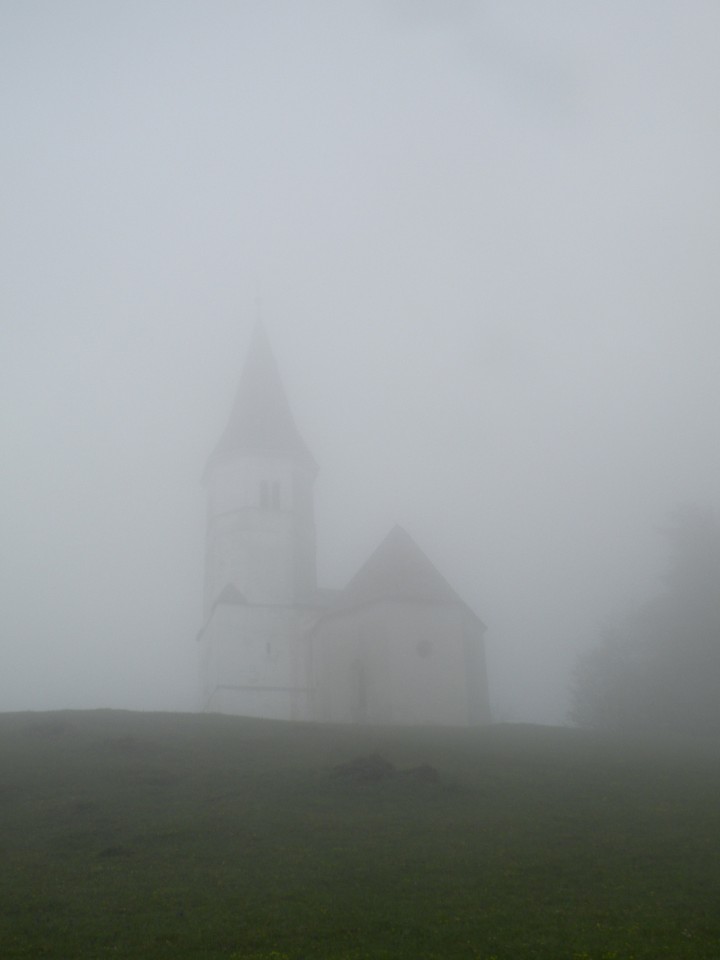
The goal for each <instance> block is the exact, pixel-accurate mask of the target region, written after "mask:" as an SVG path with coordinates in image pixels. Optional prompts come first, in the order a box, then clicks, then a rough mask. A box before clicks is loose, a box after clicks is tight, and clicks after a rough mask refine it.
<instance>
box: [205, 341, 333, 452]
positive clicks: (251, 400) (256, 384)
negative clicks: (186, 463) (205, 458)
mask: <svg viewBox="0 0 720 960" xmlns="http://www.w3.org/2000/svg"><path fill="white" fill-rule="evenodd" d="M256 452H262V453H265V452H279V453H286V454H290V455H291V456H293V457H295V458H297V459H298V460H299V461H301V462H302V463H304V464H306V465H307V466H309V467H311V468H313V469H316V463H315V460H314V459H313V456H312V454H311V453H310V451H309V450H308V448H307V446H306V445H305V442H304V440H303V439H302V437H301V436H300V434H299V432H298V428H297V426H296V425H295V420H294V418H293V415H292V412H291V410H290V404H289V403H288V399H287V395H286V393H285V388H284V387H283V384H282V380H281V379H280V373H279V371H278V367H277V363H276V362H275V357H274V356H273V352H272V349H271V347H270V342H269V340H268V337H267V334H266V332H265V328H264V326H263V325H262V323H260V322H258V323H257V325H256V326H255V330H254V331H253V335H252V340H251V342H250V349H249V350H248V355H247V358H246V360H245V366H244V368H243V372H242V376H241V377H240V385H239V387H238V391H237V394H236V396H235V402H234V404H233V408H232V411H231V413H230V418H229V420H228V423H227V426H226V427H225V432H224V433H223V435H222V436H221V437H220V441H219V443H218V445H217V446H216V447H215V450H214V451H213V453H212V454H211V456H210V461H209V464H210V463H212V462H213V461H214V460H215V459H222V458H225V457H226V456H229V455H231V454H235V453H256ZM209 464H208V465H209Z"/></svg>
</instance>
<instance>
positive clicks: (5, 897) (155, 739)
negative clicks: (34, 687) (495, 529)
mask: <svg viewBox="0 0 720 960" xmlns="http://www.w3.org/2000/svg"><path fill="white" fill-rule="evenodd" d="M374 753H378V754H380V755H381V756H382V757H383V758H384V759H385V760H387V761H388V762H389V763H391V764H393V765H394V766H395V767H396V768H397V772H396V773H395V774H394V775H382V774H383V769H382V767H381V765H380V764H379V763H378V764H377V776H378V779H372V773H373V770H372V769H370V771H369V772H368V771H367V770H365V769H364V768H363V767H362V765H361V764H353V763H352V761H353V760H354V759H355V758H358V757H365V756H368V755H371V754H374ZM423 764H425V765H429V767H430V768H431V769H428V766H425V767H423V768H422V769H421V770H420V771H418V770H415V771H414V772H412V771H413V768H417V767H418V766H420V765H423ZM342 765H344V766H342ZM407 771H411V772H407ZM0 956H1V957H3V958H5V960H10V958H19V957H23V958H39V957H55V958H63V960H74V958H85V957H87V958H93V960H95V958H98V960H99V958H105V957H112V958H124V957H127V958H131V957H132V958H164V960H183V958H189V957H192V958H203V960H206V958H207V960H216V958H217V960H220V958H222V960H286V958H289V960H325V958H328V960H330V958H332V960H340V958H346V960H360V958H391V957H392V958H408V960H409V958H413V960H422V958H443V960H449V958H456V957H457V958H471V960H490V958H497V960H530V958H533V960H535V958H537V960H540V958H542V960H565V958H567V960H630V958H634V960H641V958H652V960H658V958H672V960H683V958H691V957H692V958H708V960H718V958H720V753H719V752H718V751H717V750H716V749H715V748H714V747H712V746H710V745H706V746H705V747H700V746H697V745H695V746H692V747H690V746H689V745H687V744H680V743H675V744H669V743H649V742H645V743H639V742H634V743H630V744H629V743H624V744H623V743H620V742H619V741H610V740H608V739H604V738H602V737H599V736H593V735H589V734H587V733H583V732H579V731H574V730H565V729H551V728H541V727H511V726H504V727H496V728H493V729H488V730H475V731H459V730H414V731H409V730H397V729H395V730H384V729H367V728H363V729H337V728H322V727H315V726H309V725H286V724H281V723H273V722H267V721H250V720H241V719H235V718H227V717H217V716H188V715H168V714H135V713H122V712H110V711H98V712H87V713H79V712H77V713H76V712H63V713H53V714H5V715H0Z"/></svg>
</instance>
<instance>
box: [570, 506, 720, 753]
mask: <svg viewBox="0 0 720 960" xmlns="http://www.w3.org/2000/svg"><path fill="white" fill-rule="evenodd" d="M660 532H661V534H662V535H663V537H664V538H665V540H666V543H667V547H668V551H669V558H668V559H669V562H668V568H667V572H666V574H665V576H664V578H663V586H662V589H661V591H660V593H659V594H658V596H657V597H655V598H654V599H653V600H651V601H650V602H648V603H646V604H644V605H643V606H641V607H639V608H638V609H637V610H636V611H635V612H634V613H632V614H631V615H630V616H628V617H626V618H624V620H623V621H622V622H618V623H612V624H608V625H606V626H605V627H603V629H602V631H601V635H600V638H599V641H598V643H597V645H596V646H595V647H593V648H592V649H590V650H589V651H587V652H585V653H584V654H582V655H581V656H580V657H579V658H578V661H577V664H576V668H575V672H574V676H573V684H572V690H571V703H572V706H571V711H570V718H571V719H572V720H573V721H574V722H575V723H577V724H579V725H581V726H594V727H605V728H614V729H629V730H640V729H660V730H662V729H665V730H668V731H675V732H678V733H693V734H697V733H700V734H702V733H712V734H720V523H718V520H717V518H716V516H715V515H714V514H713V513H712V511H710V510H708V509H704V508H701V507H697V506H686V507H682V508H679V509H678V510H676V511H675V512H674V513H673V514H671V516H670V517H669V518H668V520H667V522H666V523H665V524H663V525H662V526H661V527H660Z"/></svg>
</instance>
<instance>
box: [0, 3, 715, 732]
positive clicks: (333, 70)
mask: <svg viewBox="0 0 720 960" xmlns="http://www.w3.org/2000/svg"><path fill="white" fill-rule="evenodd" d="M719 92H720V4H718V3H717V0H707V2H704V0H633V2H632V3H628V2H622V0H617V2H613V0H610V2H599V0H595V2H590V0H586V2H583V0H565V2H559V0H557V2H553V0H526V2H524V0H495V2H489V0H488V2H482V0H475V2H471V0H436V2H434V0H394V2H393V0H383V2H381V0H365V2H352V0H348V2H343V3H338V2H337V0H327V2H323V0H308V2H290V0H287V2H273V0H257V2H255V0H246V2H233V0H225V2H221V0H203V2H199V0H194V2H190V0H175V2H173V3H166V2H160V0H142V2H134V0H123V2H114V0H107V2H97V0H85V2H80V0H62V2H57V0H45V2H39V0H1V2H0V119H1V120H2V124H1V127H0V129H1V130H2V134H1V135H2V150H1V151H0V253H1V256H0V276H1V282H0V444H1V448H2V464H3V466H2V470H1V471H0V538H1V543H2V547H1V557H0V642H1V643H2V648H1V652H0V709H6V710H17V709H28V708H29V709H43V708H58V707H71V706H72V707H95V706H112V707H130V708H149V709H193V708H194V707H195V705H196V699H195V678H196V670H197V660H196V657H197V650H196V644H195V642H194V637H195V634H196V632H197V630H198V628H199V627H200V616H201V587H202V561H203V535H204V528H203V524H204V513H203V508H204V503H203V492H202V488H201V485H200V477H201V474H202V470H203V467H204V464H205V461H206V459H207V456H208V454H209V452H210V450H211V448H212V447H213V445H214V444H215V442H216V441H217V439H218V437H219V435H220V432H221V431H222V429H223V427H224V425H225V421H226V418H227V415H228V413H229V409H230V405H231V402H232V399H233V396H234V392H235V388H236V385H237V381H238V377H239V374H240V370H241V368H242V362H243V358H244V354H245V350H246V347H247V344H248V340H249V336H250V332H251V328H252V325H253V323H254V321H255V319H256V317H257V315H258V311H262V313H263V315H264V317H265V320H266V323H267V327H268V332H269V336H270V339H271V341H272V343H273V345H274V349H275V353H276V356H277V359H278V363H279V366H280V369H281V371H282V374H283V377H284V380H285V383H286V386H287V391H288V394H289V397H290V400H291V403H292V406H293V409H294V411H295V415H296V419H297V422H298V425H299V427H300V430H301V432H302V434H303V436H304V437H305V439H306V441H307V443H308V445H309V446H310V448H311V449H312V451H313V453H314V454H315V457H316V459H317V460H318V462H319V464H320V466H321V470H320V474H319V477H318V481H317V486H316V508H317V532H318V546H319V572H320V580H321V583H322V584H323V585H327V586H341V585H343V584H344V583H345V582H346V581H347V579H348V578H349V577H350V576H351V575H352V574H353V573H354V572H355V570H356V568H357V567H358V566H359V565H360V564H361V563H362V562H363V561H364V559H365V558H366V557H367V555H368V554H369V552H370V551H371V550H372V549H373V548H374V547H375V546H376V544H377V543H378V541H379V540H380V539H381V538H382V537H383V536H384V534H385V533H386V532H387V530H388V529H389V527H390V526H392V525H393V524H394V523H396V522H399V523H401V524H403V525H404V526H405V527H406V528H407V529H408V530H409V532H410V533H411V534H412V535H413V536H414V537H415V538H416V540H417V541H418V542H419V543H420V545H421V546H422V547H423V548H424V549H425V551H426V552H427V553H428V555H429V556H430V557H431V559H432V560H433V561H434V562H435V563H436V565H437V566H438V567H439V569H440V570H441V571H442V572H443V573H444V574H445V576H446V577H447V578H448V579H449V580H450V582H451V583H452V584H453V586H455V587H456V589H457V590H458V591H459V592H460V593H461V594H462V595H463V597H464V598H465V599H466V600H467V601H468V603H469V604H470V605H471V606H472V607H473V608H474V609H475V610H476V612H477V613H478V614H479V615H480V616H481V617H482V619H483V620H485V621H486V623H487V624H488V634H487V640H488V650H489V659H490V666H491V686H492V695H493V704H494V711H495V716H496V717H497V718H498V719H501V720H537V721H543V722H559V721H562V720H563V719H564V717H565V712H566V708H567V703H566V688H567V681H568V673H569V671H570V669H571V667H572V663H573V658H574V655H575V653H576V651H577V650H579V649H583V648H584V647H586V646H587V645H588V644H589V643H591V642H592V641H593V639H594V637H595V636H596V633H597V628H598V624H599V623H600V622H601V621H602V619H603V618H604V617H606V616H608V615H609V614H612V613H613V612H614V611H615V610H617V609H618V608H619V607H622V605H623V604H626V603H628V602H631V601H632V600H633V599H634V598H636V597H637V598H640V599H641V598H642V597H644V596H647V595H649V594H650V593H652V591H653V590H654V589H656V587H657V583H658V575H659V573H660V572H661V569H662V549H661V548H662V543H661V541H660V538H659V537H658V536H657V534H656V531H655V529H654V527H655V525H656V524H657V523H659V522H660V521H661V520H662V519H663V517H664V515H665V514H666V513H667V512H668V511H669V510H670V509H672V508H673V507H674V506H675V505H676V504H678V503H679V502H683V501H688V500H690V501H695V502H699V503H703V504H708V505H711V506H718V491H719V490H720V436H719V434H720V426H719V419H718V394H719V392H720V390H719V386H718V384H719V383H720V377H719V372H720V371H719V366H720V364H719V357H720V323H719V319H720V315H719V312H718V307H719V306H720V270H719V269H718V258H719V253H720V249H719V247H720V175H719V173H718V171H720V109H719V100H720V95H719Z"/></svg>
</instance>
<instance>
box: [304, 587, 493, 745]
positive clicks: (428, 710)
mask: <svg viewBox="0 0 720 960" xmlns="http://www.w3.org/2000/svg"><path fill="white" fill-rule="evenodd" d="M482 632H483V629H482V626H481V624H480V623H479V621H477V620H476V619H475V618H474V617H473V616H472V614H471V613H470V611H469V610H468V609H467V608H466V607H464V606H462V605H461V604H430V603H417V602H405V601H384V602H378V603H374V604H371V605H369V606H365V607H360V608H357V609H355V610H352V611H348V612H346V613H344V614H342V615H334V616H330V617H327V618H326V619H324V620H322V621H321V622H320V623H319V624H318V625H317V627H316V628H315V629H314V630H313V632H312V638H311V649H312V686H313V694H312V696H313V716H314V717H315V719H317V720H320V721H325V722H333V723H357V722H360V723H362V722H368V723H381V724H428V725H457V726H465V725H468V724H476V723H488V722H489V721H490V714H489V708H488V694H487V677H486V674H485V654H484V644H483V638H482Z"/></svg>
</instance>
